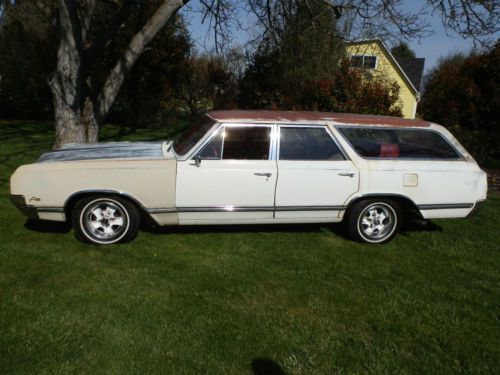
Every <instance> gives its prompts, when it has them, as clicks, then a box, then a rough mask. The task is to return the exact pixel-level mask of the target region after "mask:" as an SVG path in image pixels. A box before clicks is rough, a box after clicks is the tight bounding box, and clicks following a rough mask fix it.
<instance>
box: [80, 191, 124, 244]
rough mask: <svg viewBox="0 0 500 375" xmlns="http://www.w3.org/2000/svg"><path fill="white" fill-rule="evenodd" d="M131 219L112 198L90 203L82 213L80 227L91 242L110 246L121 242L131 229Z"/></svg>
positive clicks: (122, 207)
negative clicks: (129, 228)
mask: <svg viewBox="0 0 500 375" xmlns="http://www.w3.org/2000/svg"><path fill="white" fill-rule="evenodd" d="M129 223H130V218H129V214H128V212H127V210H126V209H125V207H124V206H123V205H122V204H121V203H120V202H118V201H116V200H114V199H111V198H100V199H95V200H93V201H91V202H89V203H88V204H87V205H86V206H85V207H84V208H83V209H82V211H81V214H80V225H81V228H82V229H83V232H84V234H85V236H87V237H88V238H89V239H90V240H91V241H93V242H96V243H102V244H109V243H114V242H117V241H119V240H120V239H121V238H122V237H123V236H124V235H125V234H126V233H127V230H128V227H129Z"/></svg>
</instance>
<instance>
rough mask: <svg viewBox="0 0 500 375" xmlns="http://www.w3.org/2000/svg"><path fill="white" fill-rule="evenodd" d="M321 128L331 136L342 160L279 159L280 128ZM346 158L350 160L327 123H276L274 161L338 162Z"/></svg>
mask: <svg viewBox="0 0 500 375" xmlns="http://www.w3.org/2000/svg"><path fill="white" fill-rule="evenodd" d="M282 127H284V128H322V129H324V130H325V131H326V133H327V134H328V135H329V136H330V137H331V138H332V140H333V142H334V143H335V145H336V146H337V147H338V149H339V151H340V154H341V155H342V156H343V157H344V159H342V160H308V159H293V160H287V159H283V160H280V158H279V156H280V148H281V128H282ZM346 160H351V159H350V158H349V155H348V154H347V153H346V152H345V150H344V148H343V147H342V145H341V144H340V143H339V142H338V141H337V139H336V138H335V135H334V134H333V133H332V130H331V129H330V127H329V126H328V125H326V124H325V125H322V124H307V123H301V124H277V136H276V161H309V162H310V161H313V162H314V161H330V162H339V161H346Z"/></svg>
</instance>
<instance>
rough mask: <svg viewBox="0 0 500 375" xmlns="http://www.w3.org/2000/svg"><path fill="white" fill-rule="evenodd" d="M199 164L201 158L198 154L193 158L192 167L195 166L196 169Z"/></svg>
mask: <svg viewBox="0 0 500 375" xmlns="http://www.w3.org/2000/svg"><path fill="white" fill-rule="evenodd" d="M200 164H201V156H200V154H197V155H196V156H195V157H194V165H196V166H197V167H199V166H200Z"/></svg>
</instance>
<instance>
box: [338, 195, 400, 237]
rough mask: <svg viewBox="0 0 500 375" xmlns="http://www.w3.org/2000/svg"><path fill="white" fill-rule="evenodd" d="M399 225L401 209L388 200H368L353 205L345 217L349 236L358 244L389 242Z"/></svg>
mask: <svg viewBox="0 0 500 375" xmlns="http://www.w3.org/2000/svg"><path fill="white" fill-rule="evenodd" d="M400 225H401V209H400V207H399V205H398V204H397V203H396V202H394V201H391V200H389V199H370V200H364V201H360V202H357V203H355V204H354V206H353V207H352V208H351V209H350V210H349V213H348V216H347V226H348V230H349V234H350V236H351V237H352V238H353V239H354V240H356V241H359V242H368V243H383V242H387V241H389V240H391V239H392V238H393V237H394V236H395V235H396V234H397V232H398V230H399V227H400Z"/></svg>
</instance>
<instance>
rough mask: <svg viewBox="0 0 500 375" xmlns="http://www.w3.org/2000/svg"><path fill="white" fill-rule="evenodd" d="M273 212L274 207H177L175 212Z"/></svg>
mask: <svg viewBox="0 0 500 375" xmlns="http://www.w3.org/2000/svg"><path fill="white" fill-rule="evenodd" d="M261 211H274V207H269V206H264V207H235V206H224V207H177V212H261Z"/></svg>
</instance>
